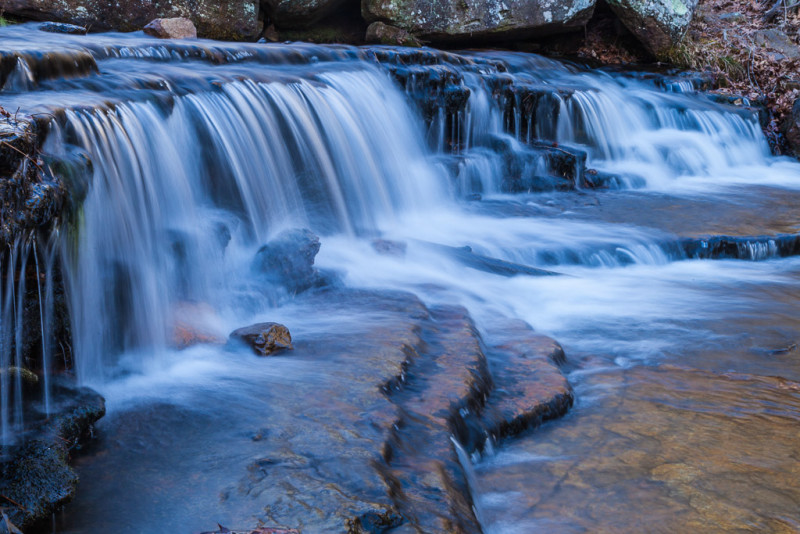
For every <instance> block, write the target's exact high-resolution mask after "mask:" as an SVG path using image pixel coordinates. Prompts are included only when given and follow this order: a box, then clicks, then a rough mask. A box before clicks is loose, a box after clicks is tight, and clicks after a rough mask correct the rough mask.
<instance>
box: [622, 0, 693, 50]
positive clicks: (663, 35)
mask: <svg viewBox="0 0 800 534" xmlns="http://www.w3.org/2000/svg"><path fill="white" fill-rule="evenodd" d="M606 1H607V3H608V5H609V6H610V7H611V9H612V10H613V11H614V13H616V14H617V16H618V17H619V18H620V20H621V21H622V23H623V24H624V25H625V26H626V27H627V28H628V29H629V30H630V31H631V33H633V34H634V35H635V36H636V38H637V39H639V41H641V43H642V44H643V45H644V46H645V48H647V49H648V50H649V51H650V52H651V53H652V54H654V55H655V56H656V57H660V56H661V55H663V54H664V53H666V52H667V51H668V50H669V49H670V48H671V47H673V46H675V45H676V44H678V43H679V42H680V41H681V39H683V36H684V34H685V33H686V30H687V29H688V28H689V23H690V22H691V21H692V17H693V16H694V11H695V9H696V8H697V4H698V0H654V1H652V2H642V1H640V0H606Z"/></svg>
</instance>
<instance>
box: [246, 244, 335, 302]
mask: <svg viewBox="0 0 800 534" xmlns="http://www.w3.org/2000/svg"><path fill="white" fill-rule="evenodd" d="M319 248H320V243H319V238H318V237H317V236H316V235H314V233H313V232H311V230H306V229H302V230H287V231H285V232H283V233H281V234H279V235H278V236H277V237H276V238H275V239H273V240H272V241H270V242H269V243H267V244H266V245H264V246H263V247H261V248H260V249H259V251H258V253H257V254H256V257H255V260H254V261H253V266H252V268H253V271H255V272H256V273H258V274H259V275H261V276H262V277H264V278H266V279H267V280H268V281H269V282H272V283H275V284H278V285H281V286H283V287H285V288H286V289H287V290H288V291H289V292H290V293H301V292H303V291H305V290H307V289H310V288H311V287H314V286H315V285H319V284H320V283H321V277H320V274H319V272H318V271H317V270H316V269H315V268H314V258H315V257H316V255H317V252H319Z"/></svg>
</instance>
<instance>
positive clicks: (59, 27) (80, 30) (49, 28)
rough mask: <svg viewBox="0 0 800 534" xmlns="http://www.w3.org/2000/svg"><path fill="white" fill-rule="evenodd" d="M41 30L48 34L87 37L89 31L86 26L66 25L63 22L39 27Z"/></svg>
mask: <svg viewBox="0 0 800 534" xmlns="http://www.w3.org/2000/svg"><path fill="white" fill-rule="evenodd" d="M39 30H41V31H43V32H48V33H64V34H68V35H86V33H88V31H89V30H87V29H86V27H85V26H78V25H76V24H66V23H63V22H45V23H44V24H42V25H41V26H39Z"/></svg>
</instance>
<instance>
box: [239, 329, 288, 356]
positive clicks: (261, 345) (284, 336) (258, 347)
mask: <svg viewBox="0 0 800 534" xmlns="http://www.w3.org/2000/svg"><path fill="white" fill-rule="evenodd" d="M230 337H231V339H236V340H239V341H242V342H244V343H246V344H248V345H250V347H252V349H253V350H254V351H255V352H256V354H258V355H259V356H269V355H270V354H272V353H274V352H278V351H280V350H284V349H288V350H291V349H293V348H294V347H293V346H292V335H291V334H290V333H289V329H288V328H286V327H285V326H283V325H282V324H278V323H258V324H254V325H252V326H246V327H244V328H239V329H238V330H234V331H233V332H232V333H231V336H230Z"/></svg>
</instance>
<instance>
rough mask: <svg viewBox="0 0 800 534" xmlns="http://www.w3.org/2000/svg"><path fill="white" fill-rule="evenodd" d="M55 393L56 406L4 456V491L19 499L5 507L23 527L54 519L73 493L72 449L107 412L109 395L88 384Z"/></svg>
mask: <svg viewBox="0 0 800 534" xmlns="http://www.w3.org/2000/svg"><path fill="white" fill-rule="evenodd" d="M54 393H55V396H56V398H57V399H58V401H59V404H58V406H57V412H56V413H55V414H51V416H50V418H49V419H47V420H46V421H45V422H44V423H43V424H42V425H41V426H39V427H38V428H36V429H34V430H32V431H31V432H29V435H28V440H27V441H26V443H25V445H24V446H22V447H19V448H17V449H15V450H12V451H10V454H9V455H8V459H7V460H6V461H5V462H0V474H2V476H0V493H1V494H2V495H3V496H5V497H6V498H7V499H10V500H13V502H15V503H18V504H19V505H20V506H18V507H12V506H9V507H7V508H6V510H5V513H6V515H7V516H8V518H9V520H10V521H11V522H12V523H13V524H14V525H16V526H17V527H18V528H20V529H27V528H29V527H31V526H33V525H36V524H39V523H41V522H43V521H45V520H47V519H49V518H50V515H51V514H52V513H53V512H55V511H57V510H58V509H59V508H60V507H61V506H63V505H64V504H65V503H67V502H69V501H70V500H71V499H72V497H73V495H74V494H75V488H76V486H77V483H78V476H77V475H76V474H75V472H74V471H73V470H72V469H71V468H70V467H69V465H68V463H67V462H68V459H69V452H70V450H71V449H73V448H75V447H76V446H77V445H78V443H79V442H80V441H81V440H82V439H83V438H85V437H86V435H87V434H88V433H89V432H90V431H91V427H92V425H93V424H94V423H95V421H97V420H98V419H100V418H101V417H102V416H103V415H105V401H104V400H103V398H102V397H100V395H98V394H97V393H95V392H93V391H91V390H89V389H86V388H81V389H70V388H67V387H59V388H57V389H56V391H55V392H54ZM4 504H5V503H4Z"/></svg>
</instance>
